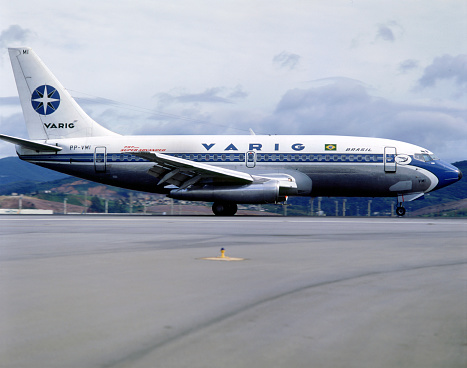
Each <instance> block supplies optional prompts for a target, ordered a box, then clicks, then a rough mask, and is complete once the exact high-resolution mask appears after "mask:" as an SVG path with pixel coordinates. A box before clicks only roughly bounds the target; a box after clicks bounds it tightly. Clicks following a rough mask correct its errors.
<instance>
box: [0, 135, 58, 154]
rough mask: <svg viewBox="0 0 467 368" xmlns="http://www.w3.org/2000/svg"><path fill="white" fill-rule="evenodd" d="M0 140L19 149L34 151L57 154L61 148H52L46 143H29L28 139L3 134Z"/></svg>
mask: <svg viewBox="0 0 467 368" xmlns="http://www.w3.org/2000/svg"><path fill="white" fill-rule="evenodd" d="M0 139H1V140H4V141H6V142H10V143H13V144H18V145H20V146H21V147H24V148H28V149H31V150H34V151H47V152H50V151H53V152H58V151H61V150H62V147H58V146H52V145H51V144H46V143H38V142H34V141H30V140H29V139H23V138H16V137H10V136H9V135H5V134H0Z"/></svg>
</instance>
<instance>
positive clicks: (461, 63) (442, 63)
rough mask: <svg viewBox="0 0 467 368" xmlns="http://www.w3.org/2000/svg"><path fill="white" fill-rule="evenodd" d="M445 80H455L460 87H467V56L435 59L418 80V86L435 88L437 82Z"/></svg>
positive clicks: (449, 56) (448, 56) (447, 56)
mask: <svg viewBox="0 0 467 368" xmlns="http://www.w3.org/2000/svg"><path fill="white" fill-rule="evenodd" d="M443 79H454V81H455V82H456V84H457V85H458V86H459V87H466V86H467V54H460V55H457V56H451V55H443V56H440V57H437V58H435V59H434V60H433V62H432V63H431V64H430V65H428V66H427V67H426V68H425V70H424V72H423V76H422V77H421V78H420V79H419V80H418V86H419V87H422V88H427V87H433V86H434V85H435V84H436V82H437V81H439V80H443Z"/></svg>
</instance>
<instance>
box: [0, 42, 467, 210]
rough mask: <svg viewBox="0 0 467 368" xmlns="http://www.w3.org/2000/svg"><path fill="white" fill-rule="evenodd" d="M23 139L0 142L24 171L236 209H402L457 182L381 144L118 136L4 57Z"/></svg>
mask: <svg viewBox="0 0 467 368" xmlns="http://www.w3.org/2000/svg"><path fill="white" fill-rule="evenodd" d="M9 53H10V59H11V64H12V67H13V72H14V75H15V80H16V84H17V88H18V93H19V97H20V100H21V106H22V109H23V114H24V119H25V122H26V126H27V130H28V134H29V139H24V138H17V137H12V136H7V135H4V134H0V139H3V140H5V141H8V142H11V143H14V144H15V145H16V152H17V154H18V156H19V157H20V158H21V159H22V160H25V161H28V162H31V163H33V164H36V165H39V166H43V167H46V168H49V169H52V170H56V171H60V172H62V173H66V174H70V175H74V176H77V177H80V178H84V179H88V180H92V181H95V182H99V183H105V184H109V185H114V186H118V187H122V188H128V189H132V190H139V191H145V192H151V193H163V194H166V195H167V196H168V197H170V198H175V199H182V200H190V201H206V202H213V205H212V210H213V212H214V214H216V215H224V216H227V215H229V216H230V215H234V214H235V213H236V212H237V204H260V203H280V202H283V201H285V200H286V199H287V197H288V196H308V197H318V196H332V197H397V200H398V203H399V205H398V207H397V210H396V212H397V214H398V215H399V216H403V215H404V214H405V209H404V207H403V204H404V202H406V201H412V200H415V199H417V198H420V197H422V196H423V195H424V194H425V193H428V192H431V191H433V190H436V189H439V188H443V187H445V186H447V185H450V184H452V183H455V182H457V181H458V180H460V179H461V178H462V173H461V171H460V170H459V169H457V168H456V167H455V166H452V165H450V164H449V163H446V162H444V161H442V160H440V159H438V158H437V157H436V156H435V155H434V154H433V153H432V152H431V151H429V150H427V149H426V148H422V147H419V146H416V145H413V144H409V143H404V142H400V141H395V140H389V139H380V138H366V137H346V136H334V135H197V136H183V135H151V136H125V135H120V134H117V133H114V132H112V131H110V130H108V129H106V128H104V127H103V126H101V125H99V124H98V123H96V122H95V121H94V120H93V119H92V118H91V117H89V116H88V115H87V114H86V113H85V112H84V111H83V109H82V108H81V107H80V106H79V105H78V104H77V103H76V101H75V100H74V99H73V98H72V97H71V95H70V94H69V93H68V91H67V90H66V89H65V88H64V87H63V86H62V85H61V84H60V82H59V81H58V80H57V79H56V78H55V76H54V75H53V74H52V73H51V72H50V70H49V69H48V68H47V67H46V66H45V64H44V63H43V62H42V61H41V60H40V59H39V57H38V56H37V55H36V53H35V52H34V51H33V50H32V49H31V48H28V47H20V48H10V49H9Z"/></svg>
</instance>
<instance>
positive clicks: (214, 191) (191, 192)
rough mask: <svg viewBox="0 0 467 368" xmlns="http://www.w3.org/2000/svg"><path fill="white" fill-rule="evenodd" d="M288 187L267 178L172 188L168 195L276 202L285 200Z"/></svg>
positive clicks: (209, 200) (199, 198) (246, 201)
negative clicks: (228, 183) (254, 180)
mask: <svg viewBox="0 0 467 368" xmlns="http://www.w3.org/2000/svg"><path fill="white" fill-rule="evenodd" d="M288 189H289V188H284V187H282V186H281V185H280V181H278V180H268V181H266V182H263V183H252V184H247V185H228V186H224V185H222V186H216V185H205V186H203V187H194V188H190V189H174V190H172V191H170V193H169V194H168V197H170V198H174V199H182V200H187V201H205V202H232V203H249V204H261V203H277V202H283V201H285V199H286V195H288V193H287V190H288Z"/></svg>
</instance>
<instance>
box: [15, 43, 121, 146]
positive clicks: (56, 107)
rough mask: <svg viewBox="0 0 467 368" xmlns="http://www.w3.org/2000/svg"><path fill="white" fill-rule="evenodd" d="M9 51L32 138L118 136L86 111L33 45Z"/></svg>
mask: <svg viewBox="0 0 467 368" xmlns="http://www.w3.org/2000/svg"><path fill="white" fill-rule="evenodd" d="M8 51H9V53H10V59H11V65H12V67H13V73H14V75H15V80H16V86H17V87H18V93H19V98H20V100H21V107H22V109H23V114H24V119H25V121H26V127H27V129H28V133H29V138H31V139H57V138H77V137H97V136H107V135H117V134H116V133H113V132H111V131H110V130H108V129H106V128H104V127H103V126H101V125H99V124H98V123H96V122H95V121H94V120H93V119H91V118H90V117H89V116H88V115H87V114H86V113H85V112H84V111H83V109H82V108H81V107H80V106H79V105H78V104H77V103H76V101H75V100H74V99H73V97H71V95H70V94H69V93H68V91H66V90H65V88H63V86H62V85H61V83H60V82H59V81H58V80H57V78H55V76H54V75H53V74H52V72H51V71H50V70H49V69H48V68H47V67H46V66H45V64H44V63H43V62H42V61H41V59H39V57H38V56H37V55H36V53H35V52H34V51H33V50H32V49H31V48H29V47H21V48H10V49H8Z"/></svg>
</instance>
